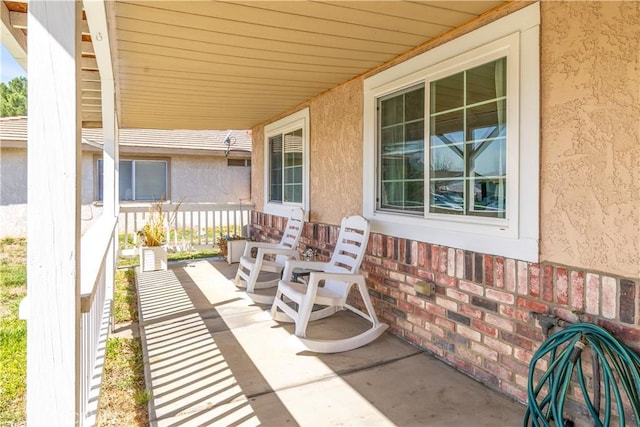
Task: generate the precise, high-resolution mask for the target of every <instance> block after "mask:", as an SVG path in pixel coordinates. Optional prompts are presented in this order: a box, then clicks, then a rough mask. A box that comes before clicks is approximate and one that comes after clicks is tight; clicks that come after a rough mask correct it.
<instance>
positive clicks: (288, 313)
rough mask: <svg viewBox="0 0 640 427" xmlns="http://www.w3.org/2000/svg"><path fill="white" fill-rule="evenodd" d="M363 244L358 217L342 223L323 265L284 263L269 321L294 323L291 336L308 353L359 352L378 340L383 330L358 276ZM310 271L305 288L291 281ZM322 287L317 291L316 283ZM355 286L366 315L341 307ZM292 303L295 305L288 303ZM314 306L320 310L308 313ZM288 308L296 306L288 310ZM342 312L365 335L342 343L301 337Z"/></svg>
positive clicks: (363, 225)
mask: <svg viewBox="0 0 640 427" xmlns="http://www.w3.org/2000/svg"><path fill="white" fill-rule="evenodd" d="M368 239H369V223H368V222H367V220H366V219H364V218H363V217H361V216H351V217H348V218H344V219H343V220H342V224H341V228H340V234H339V235H338V241H337V243H336V248H335V251H334V252H333V255H332V256H331V260H330V261H329V262H314V261H287V264H286V267H285V270H284V275H283V278H284V280H280V282H279V283H278V290H277V292H276V298H275V300H274V302H273V306H272V307H271V317H273V319H274V320H276V321H280V322H295V332H294V333H295V335H296V336H297V337H298V338H299V339H300V341H301V342H302V343H303V344H304V345H305V346H306V347H307V349H308V350H310V351H313V352H317V353H338V352H342V351H348V350H352V349H354V348H358V347H362V346H363V345H365V344H368V343H369V342H371V341H373V340H375V339H376V338H378V337H379V336H380V335H381V334H382V333H383V332H384V330H385V329H387V327H388V325H386V324H384V323H380V322H379V321H378V317H377V316H376V313H375V311H374V309H373V304H372V303H371V299H370V297H369V292H368V291H367V285H366V283H365V279H364V276H363V275H361V274H358V270H359V268H360V264H361V263H362V258H363V257H364V252H365V249H366V246H367V241H368ZM295 268H298V269H308V270H311V272H310V274H309V280H308V284H303V283H297V282H292V281H290V280H291V275H292V273H294V271H293V270H294V269H295ZM322 281H324V286H322V287H320V286H319V284H320V282H322ZM354 284H355V285H356V286H357V288H358V291H359V292H360V295H361V296H362V301H363V302H364V305H365V308H366V310H367V313H364V312H362V311H361V310H359V309H357V308H355V307H353V306H351V305H349V304H347V303H346V301H347V297H348V295H349V290H350V289H351V286H352V285H354ZM291 302H294V303H295V304H296V306H292V305H291V304H290V303H291ZM314 305H320V306H323V307H322V308H320V309H318V310H316V311H313V308H314ZM293 307H297V309H296V308H293ZM345 309H348V310H350V311H352V312H354V313H355V314H357V315H359V316H361V317H363V318H364V319H366V320H368V321H369V322H370V323H371V327H370V328H369V329H368V330H366V331H365V332H363V333H361V334H359V335H356V336H353V337H350V338H344V339H337V340H319V339H311V338H307V337H306V330H307V325H308V323H309V321H312V320H317V319H322V318H325V317H328V316H331V315H332V314H334V313H336V312H338V311H341V310H345Z"/></svg>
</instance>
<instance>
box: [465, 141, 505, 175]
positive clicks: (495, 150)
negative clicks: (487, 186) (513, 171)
mask: <svg viewBox="0 0 640 427" xmlns="http://www.w3.org/2000/svg"><path fill="white" fill-rule="evenodd" d="M473 146H474V149H473V150H472V152H471V153H470V157H471V164H470V175H472V176H474V177H504V176H505V174H506V170H507V144H506V141H505V140H504V138H501V139H497V140H493V141H484V142H482V143H480V144H473Z"/></svg>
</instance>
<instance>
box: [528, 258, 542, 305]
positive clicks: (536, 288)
mask: <svg viewBox="0 0 640 427" xmlns="http://www.w3.org/2000/svg"><path fill="white" fill-rule="evenodd" d="M529 295H531V296H532V297H534V298H538V297H540V265H538V264H531V265H529Z"/></svg>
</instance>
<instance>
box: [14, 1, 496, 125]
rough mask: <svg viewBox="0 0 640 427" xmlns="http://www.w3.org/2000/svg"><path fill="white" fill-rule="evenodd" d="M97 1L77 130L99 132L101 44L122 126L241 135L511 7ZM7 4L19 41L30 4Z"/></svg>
mask: <svg viewBox="0 0 640 427" xmlns="http://www.w3.org/2000/svg"><path fill="white" fill-rule="evenodd" d="M95 3H103V6H101V7H103V8H104V10H105V15H106V28H105V24H104V23H103V22H95V20H94V18H93V17H92V16H91V15H92V14H89V13H87V14H86V16H85V18H86V20H85V21H83V26H85V29H84V30H82V31H83V36H82V40H83V45H82V76H81V79H82V82H81V88H82V112H83V125H84V127H91V126H101V122H100V120H101V117H100V105H101V93H100V77H101V76H102V74H103V73H102V68H104V67H102V66H101V65H100V64H101V58H100V52H99V50H98V49H97V48H96V49H95V50H94V45H95V44H96V42H97V41H98V40H97V39H98V38H100V41H101V42H103V43H104V41H105V39H106V40H107V41H108V44H109V45H110V49H111V52H112V54H111V58H109V60H110V61H111V64H112V68H113V78H114V81H115V91H116V109H117V115H118V123H119V126H120V128H154V129H248V128H251V127H253V126H255V125H258V124H261V123H264V122H266V121H268V120H269V119H271V118H273V117H275V116H278V115H281V114H283V113H285V112H287V111H290V110H292V109H293V108H295V107H296V106H298V105H300V104H301V103H303V102H305V101H307V100H309V99H312V98H313V97H315V96H317V95H319V94H320V93H322V92H325V91H327V90H329V89H331V88H333V87H335V86H337V85H339V84H341V83H343V82H346V81H349V80H351V79H353V78H354V77H356V76H359V75H362V74H365V73H369V72H371V70H375V69H377V68H378V67H381V66H384V64H385V63H388V62H389V61H392V60H393V59H394V58H397V57H398V56H399V55H402V54H405V53H407V52H411V51H412V50H413V49H415V48H416V47H418V46H421V45H423V44H424V43H426V42H428V41H429V40H432V39H433V38H435V37H439V36H442V35H443V34H445V33H447V32H449V31H452V30H454V29H456V28H460V27H461V26H464V25H465V24H466V23H468V22H470V21H474V20H476V19H477V18H478V17H479V16H481V15H482V14H484V13H487V12H488V11H490V10H493V9H495V8H499V7H504V5H505V4H507V3H508V2H505V1H496V0H492V1H455V2H449V1H416V2H413V1H412V2H408V1H407V2H405V1H394V2H375V1H335V2H306V1H305V2H302V1H292V2H283V1H261V2H256V1H241V2H235V1H233V2H227V1H216V2H202V1H181V2H168V1H155V2H154V1H114V2H111V1H109V2H103V1H101V0H96V1H85V9H86V8H87V7H89V6H90V5H94V4H95ZM2 6H3V27H4V30H6V31H12V32H13V33H15V34H16V37H17V38H18V39H19V38H20V37H21V35H23V32H26V28H21V27H20V24H19V22H23V21H24V22H26V19H22V15H21V14H25V10H26V6H27V4H26V3H25V2H23V1H22V2H11V1H5V2H3V4H2ZM91 7H93V6H91ZM5 12H6V13H5ZM5 17H6V19H5ZM98 27H100V28H99V29H97V28H98ZM3 40H4V33H3ZM92 43H93V45H92ZM25 50H26V46H25ZM98 70H100V73H99V72H98Z"/></svg>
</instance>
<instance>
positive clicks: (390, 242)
mask: <svg viewBox="0 0 640 427" xmlns="http://www.w3.org/2000/svg"><path fill="white" fill-rule="evenodd" d="M396 243H397V240H396V238H395V237H391V236H386V238H385V242H384V245H385V247H384V249H385V252H384V256H385V257H386V258H389V259H395V257H396V256H395V255H396V253H395V245H396Z"/></svg>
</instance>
